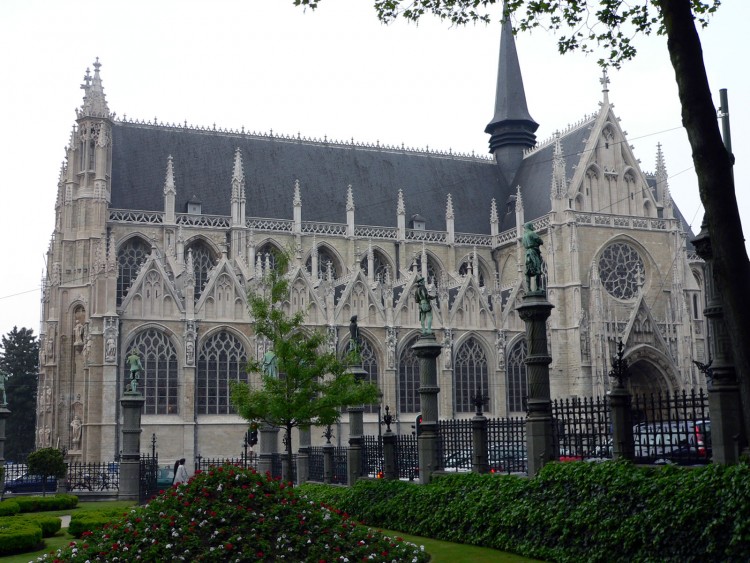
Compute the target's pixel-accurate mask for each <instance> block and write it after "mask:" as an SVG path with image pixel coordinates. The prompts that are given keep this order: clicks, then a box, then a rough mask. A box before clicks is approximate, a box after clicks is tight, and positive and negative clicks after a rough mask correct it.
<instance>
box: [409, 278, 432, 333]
mask: <svg viewBox="0 0 750 563" xmlns="http://www.w3.org/2000/svg"><path fill="white" fill-rule="evenodd" d="M414 298H415V299H416V300H417V303H419V323H420V324H421V325H422V334H423V335H427V334H432V305H431V304H430V301H432V300H434V299H436V296H435V295H430V293H429V292H428V291H427V288H426V287H425V285H424V278H423V277H422V276H419V277H418V278H417V290H416V291H415V292H414Z"/></svg>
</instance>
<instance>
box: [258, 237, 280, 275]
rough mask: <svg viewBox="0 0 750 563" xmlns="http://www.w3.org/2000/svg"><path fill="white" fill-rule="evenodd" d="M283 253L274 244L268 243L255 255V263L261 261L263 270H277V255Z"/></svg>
mask: <svg viewBox="0 0 750 563" xmlns="http://www.w3.org/2000/svg"><path fill="white" fill-rule="evenodd" d="M279 252H281V250H279V248H278V247H277V246H276V245H275V244H273V243H272V242H267V243H265V244H264V245H263V246H261V247H260V248H259V249H258V250H257V251H256V253H255V261H256V262H257V261H258V260H259V259H260V263H261V266H262V267H263V269H265V268H266V267H269V268H271V269H272V270H275V269H276V255H277V254H278V253H279Z"/></svg>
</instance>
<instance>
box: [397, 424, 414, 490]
mask: <svg viewBox="0 0 750 563" xmlns="http://www.w3.org/2000/svg"><path fill="white" fill-rule="evenodd" d="M396 469H397V470H398V478H399V479H408V480H409V481H413V480H414V479H416V478H419V451H418V449H417V437H416V436H413V435H411V434H399V435H398V436H396Z"/></svg>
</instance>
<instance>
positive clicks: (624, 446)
mask: <svg viewBox="0 0 750 563" xmlns="http://www.w3.org/2000/svg"><path fill="white" fill-rule="evenodd" d="M609 405H610V410H611V415H612V442H613V443H612V455H613V457H614V459H615V460H618V459H629V460H632V459H633V457H634V455H635V451H634V450H635V444H634V443H633V411H632V409H631V404H630V393H629V392H628V390H627V389H625V388H624V387H615V388H614V389H612V391H610V392H609Z"/></svg>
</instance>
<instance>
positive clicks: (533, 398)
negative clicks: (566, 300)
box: [516, 291, 557, 476]
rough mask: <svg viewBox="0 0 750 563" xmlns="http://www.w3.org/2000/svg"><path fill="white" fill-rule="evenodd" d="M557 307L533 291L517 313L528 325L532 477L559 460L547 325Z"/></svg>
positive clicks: (528, 441) (528, 433) (528, 429)
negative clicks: (545, 466)
mask: <svg viewBox="0 0 750 563" xmlns="http://www.w3.org/2000/svg"><path fill="white" fill-rule="evenodd" d="M553 308H554V305H552V304H551V303H550V302H549V301H547V295H546V293H545V292H544V291H529V292H527V293H526V295H525V296H524V298H523V304H521V305H520V306H519V307H518V308H517V309H516V310H517V311H518V315H519V317H521V319H522V320H524V321H525V322H526V342H527V345H528V353H527V355H526V376H527V379H528V385H529V396H528V407H527V415H526V444H527V447H528V464H529V476H534V475H536V474H537V473H539V471H540V470H541V469H542V467H543V466H544V464H545V463H547V462H549V461H552V460H554V459H555V458H556V454H557V449H556V447H555V442H554V427H553V422H552V401H551V399H550V386H549V365H550V363H552V358H551V357H550V355H549V353H548V351H547V327H546V322H547V319H548V318H549V316H550V312H551V311H552V309H553Z"/></svg>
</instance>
